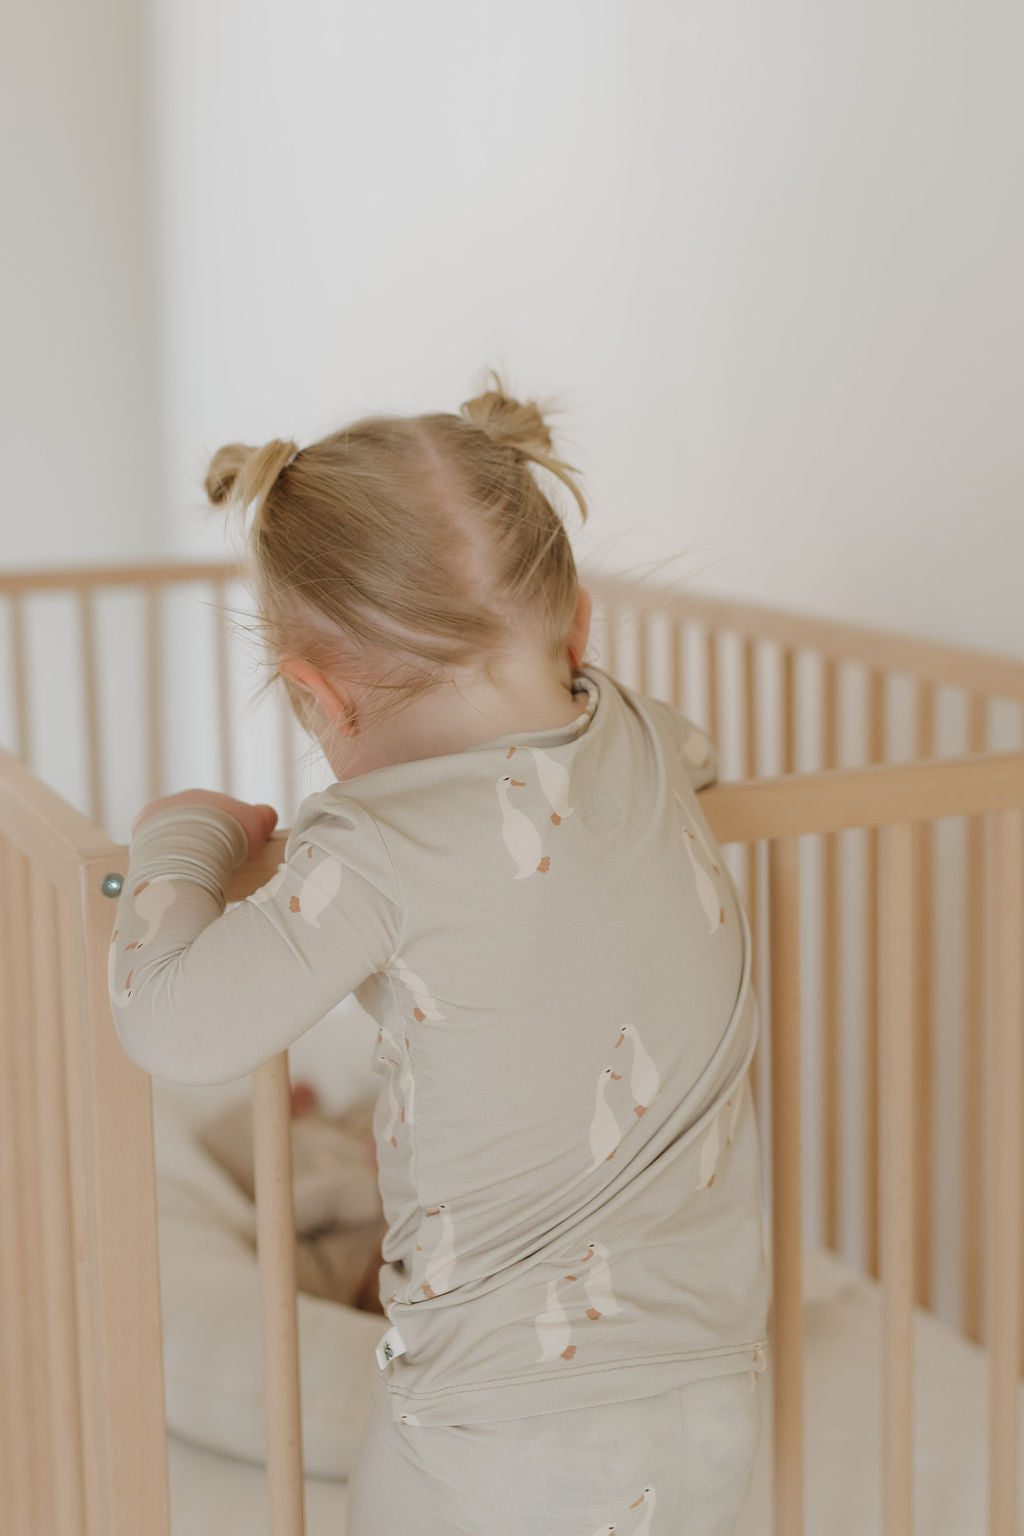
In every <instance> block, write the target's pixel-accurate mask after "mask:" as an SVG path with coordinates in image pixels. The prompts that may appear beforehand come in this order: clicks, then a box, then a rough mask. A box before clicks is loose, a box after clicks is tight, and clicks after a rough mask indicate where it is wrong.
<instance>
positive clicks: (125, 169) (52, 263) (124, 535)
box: [0, 0, 165, 569]
mask: <svg viewBox="0 0 1024 1536" xmlns="http://www.w3.org/2000/svg"><path fill="white" fill-rule="evenodd" d="M143 16H144V11H143V7H142V6H141V5H140V4H139V3H138V0H90V4H89V5H81V4H75V3H74V0H45V3H42V4H38V5H20V6H18V7H17V20H16V21H15V18H14V7H8V9H7V15H6V18H5V20H6V25H5V28H4V37H3V41H2V44H0V184H2V186H3V189H4V194H3V238H2V240H0V460H2V463H3V510H2V513H0V567H2V568H4V569H7V568H10V567H25V566H34V565H62V564H65V563H84V562H89V563H93V562H96V561H106V560H112V559H118V558H131V557H132V556H134V555H137V554H138V555H142V554H148V553H151V552H152V551H153V550H154V548H155V547H158V546H159V543H160V541H161V539H162V537H163V523H164V521H165V519H164V518H163V517H162V515H161V514H162V513H163V510H164V508H163V503H162V485H163V479H164V477H163V475H162V473H161V466H160V464H159V462H158V460H157V449H158V434H157V400H156V390H157V384H158V370H157V367H156V358H155V352H154V294H153V280H154V266H153V256H152V244H151V221H150V217H149V204H150V197H149V188H150V168H149V144H148V123H147V112H148V99H149V91H148V86H147V82H146V77H145V66H146V54H147V48H146V43H145V38H144V35H143Z"/></svg>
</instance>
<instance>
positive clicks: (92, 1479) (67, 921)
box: [57, 892, 106, 1536]
mask: <svg viewBox="0 0 1024 1536" xmlns="http://www.w3.org/2000/svg"><path fill="white" fill-rule="evenodd" d="M77 911H78V908H77V904H73V903H72V899H71V897H70V896H69V895H68V894H67V893H66V892H61V893H60V895H59V896H58V898H57V926H58V932H59V934H60V951H61V967H60V981H61V1001H62V1007H61V1022H62V1025H63V1039H62V1046H63V1051H64V1100H65V1106H66V1112H67V1138H68V1151H69V1169H68V1171H69V1175H70V1188H71V1242H72V1250H73V1255H74V1261H73V1269H72V1283H73V1291H74V1304H75V1332H76V1338H77V1351H76V1365H77V1373H78V1401H79V1405H80V1406H79V1412H80V1414H81V1431H82V1484H83V1488H84V1494H85V1504H84V1513H85V1530H86V1531H88V1533H89V1536H95V1533H96V1532H100V1531H101V1530H102V1528H103V1527H102V1522H103V1521H104V1520H105V1519H106V1513H105V1510H104V1506H103V1502H102V1500H103V1487H102V1472H103V1469H102V1468H101V1464H100V1454H101V1448H100V1440H99V1433H98V1426H97V1420H96V1415H95V1412H94V1405H95V1403H96V1401H97V1398H98V1396H99V1393H100V1390H101V1388H100V1384H99V1369H100V1367H99V1362H98V1359H97V1349H98V1344H97V1331H96V1319H95V1315H94V1312H93V1271H92V1268H91V1241H90V1238H91V1226H90V1216H89V1181H88V1178H87V1176H86V1149H87V1141H86V1136H87V1130H86V1127H87V1124H88V1101H89V1079H88V1073H87V1068H86V1061H87V1056H86V1053H85V1050H84V1042H83V1031H82V1028H81V1019H82V1017H83V1014H84V1011H85V1006H86V1004H85V996H84V990H85V977H84V969H83V965H84V951H83V946H82V937H81V920H80V918H79V919H78V920H77V921H76V916H77Z"/></svg>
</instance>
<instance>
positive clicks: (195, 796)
mask: <svg viewBox="0 0 1024 1536" xmlns="http://www.w3.org/2000/svg"><path fill="white" fill-rule="evenodd" d="M173 805H212V806H213V807H214V809H215V810H218V811H227V813H228V815H229V816H233V817H234V818H235V820H236V821H238V822H241V824H242V826H243V827H244V828H245V835H246V837H247V838H248V839H249V856H250V858H251V857H252V855H253V854H255V853H258V852H259V851H260V849H261V848H262V847H263V844H264V843H265V842H266V840H267V838H268V837H269V836H270V834H271V832H273V830H274V828H275V826H276V825H277V812H276V811H275V810H274V807H273V806H272V805H249V803H248V802H247V801H245V800H233V799H232V797H231V796H230V795H218V794H217V793H215V791H214V790H212V789H183V790H182V792H181V794H180V795H164V796H163V797H162V798H161V799H160V800H151V801H150V802H149V804H148V805H144V806H143V807H142V810H141V811H140V812H139V813H138V815H137V816H136V818H135V820H134V821H133V822H132V831H133V832H134V831H135V830H136V828H137V827H138V826H140V824H141V823H142V822H144V821H145V819H146V817H147V816H154V815H155V814H156V812H157V811H166V810H169V809H170V807H171V806H173Z"/></svg>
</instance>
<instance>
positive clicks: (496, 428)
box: [459, 368, 587, 521]
mask: <svg viewBox="0 0 1024 1536" xmlns="http://www.w3.org/2000/svg"><path fill="white" fill-rule="evenodd" d="M490 374H491V377H492V379H493V380H494V384H495V387H494V389H488V390H486V391H485V392H484V393H483V394H482V395H474V397H473V399H472V400H464V401H463V402H462V405H461V406H460V407H459V409H460V411H461V412H462V415H463V416H464V417H465V419H466V420H467V421H471V422H472V423H473V424H474V425H475V426H478V427H483V429H484V431H485V432H486V433H487V435H488V436H489V437H490V438H492V439H493V441H494V442H496V443H501V444H502V445H503V446H504V447H506V448H512V449H514V450H515V452H517V453H519V454H521V455H522V457H523V458H524V459H532V460H533V462H534V463H535V464H539V465H540V466H541V468H542V469H546V470H548V471H550V473H551V474H553V475H555V476H557V478H558V479H559V480H561V482H562V484H563V485H565V486H567V487H568V488H569V490H570V491H571V492H572V494H573V496H574V498H575V500H576V505H577V506H578V507H579V509H580V516H581V517H582V518H583V520H584V521H586V517H587V503H586V500H585V498H584V496H583V492H582V491H581V490H580V488H579V486H578V485H577V484H576V481H575V480H574V479H573V476H574V475H578V474H579V470H578V469H576V468H575V467H574V466H573V465H572V464H566V463H565V462H564V461H563V460H562V459H560V458H559V457H558V456H557V454H556V453H555V451H554V448H555V445H554V443H553V442H552V441H551V433H550V432H549V430H548V427H547V423H546V422H545V420H544V417H543V416H542V415H541V413H540V408H539V407H538V406H537V404H536V403H535V402H534V401H533V400H526V401H520V400H513V398H512V396H511V395H507V394H506V393H505V389H504V386H503V385H502V382H501V379H500V378H499V377H498V375H497V373H496V372H495V371H494V369H493V368H492V369H491V370H490Z"/></svg>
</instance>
